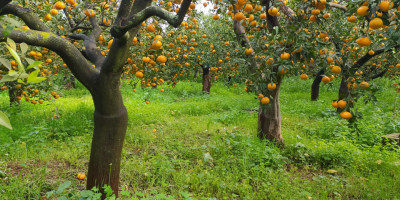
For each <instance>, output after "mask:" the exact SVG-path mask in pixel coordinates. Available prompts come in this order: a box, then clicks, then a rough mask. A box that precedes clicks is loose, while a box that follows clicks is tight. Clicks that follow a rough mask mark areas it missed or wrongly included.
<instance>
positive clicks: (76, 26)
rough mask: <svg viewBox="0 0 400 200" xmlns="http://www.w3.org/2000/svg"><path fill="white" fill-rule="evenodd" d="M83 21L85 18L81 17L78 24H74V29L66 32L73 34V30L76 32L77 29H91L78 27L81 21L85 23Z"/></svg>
mask: <svg viewBox="0 0 400 200" xmlns="http://www.w3.org/2000/svg"><path fill="white" fill-rule="evenodd" d="M85 19H86V16H85V17H82V18H81V19H80V20H79V21H78V23H76V24H75V27H74V28H71V29H70V30H69V31H68V32H69V33H73V32H74V31H75V30H77V29H91V28H90V27H83V26H79V25H80V24H81V23H82V22H83V21H85Z"/></svg>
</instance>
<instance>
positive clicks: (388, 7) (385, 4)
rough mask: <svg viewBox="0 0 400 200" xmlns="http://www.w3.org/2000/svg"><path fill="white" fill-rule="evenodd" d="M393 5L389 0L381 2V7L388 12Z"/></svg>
mask: <svg viewBox="0 0 400 200" xmlns="http://www.w3.org/2000/svg"><path fill="white" fill-rule="evenodd" d="M390 8H391V6H390V3H389V1H381V3H380V4H379V9H380V10H381V11H383V12H387V11H388V10H390Z"/></svg>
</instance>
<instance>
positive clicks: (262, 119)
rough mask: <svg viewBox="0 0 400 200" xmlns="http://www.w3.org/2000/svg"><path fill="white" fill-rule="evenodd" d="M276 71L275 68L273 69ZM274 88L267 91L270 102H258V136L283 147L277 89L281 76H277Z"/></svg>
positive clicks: (278, 88)
mask: <svg viewBox="0 0 400 200" xmlns="http://www.w3.org/2000/svg"><path fill="white" fill-rule="evenodd" d="M274 71H276V70H274ZM277 79H278V80H277V83H276V89H275V90H272V91H269V92H268V93H269V96H268V95H266V96H267V97H269V99H270V102H269V104H267V105H262V104H261V103H260V106H259V110H258V137H259V138H260V139H268V140H270V141H274V142H275V143H276V144H277V145H278V146H279V147H281V148H283V147H284V141H283V137H282V135H281V111H280V105H279V91H280V87H281V81H282V78H281V77H280V76H279V75H278V76H277Z"/></svg>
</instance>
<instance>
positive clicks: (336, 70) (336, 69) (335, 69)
mask: <svg viewBox="0 0 400 200" xmlns="http://www.w3.org/2000/svg"><path fill="white" fill-rule="evenodd" d="M341 71H342V69H341V68H340V67H339V66H333V67H332V72H333V73H335V74H339V73H340V72H341Z"/></svg>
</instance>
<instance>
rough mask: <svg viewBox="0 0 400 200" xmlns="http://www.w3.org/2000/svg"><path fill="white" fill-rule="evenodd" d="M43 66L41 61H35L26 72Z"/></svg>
mask: <svg viewBox="0 0 400 200" xmlns="http://www.w3.org/2000/svg"><path fill="white" fill-rule="evenodd" d="M40 64H42V62H41V61H34V62H33V63H30V65H29V66H28V67H27V68H26V70H28V69H30V68H35V67H37V66H38V65H40Z"/></svg>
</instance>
